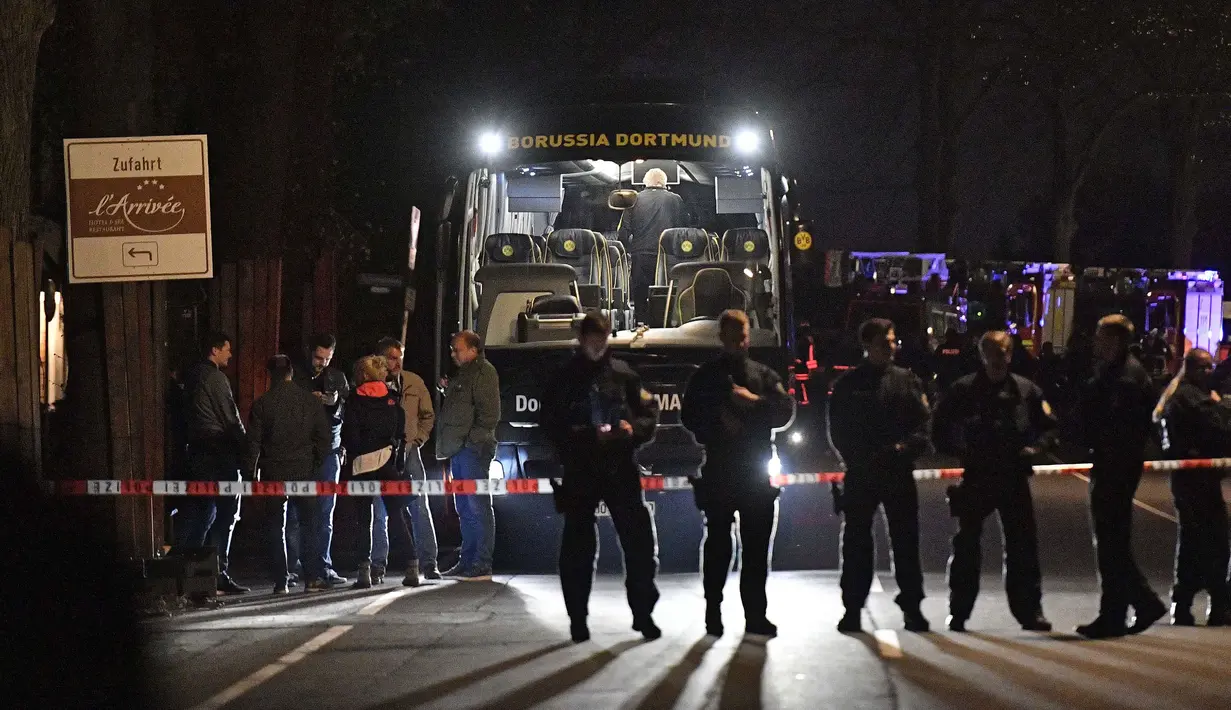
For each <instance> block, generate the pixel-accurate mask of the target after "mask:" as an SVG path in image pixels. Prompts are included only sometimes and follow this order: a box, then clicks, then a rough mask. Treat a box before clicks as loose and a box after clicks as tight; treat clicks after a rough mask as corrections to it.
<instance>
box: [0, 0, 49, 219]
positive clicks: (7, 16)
mask: <svg viewBox="0 0 1231 710" xmlns="http://www.w3.org/2000/svg"><path fill="white" fill-rule="evenodd" d="M55 11H56V10H55V3H54V2H53V1H52V0H4V3H3V4H2V5H0V226H4V227H7V228H9V229H10V230H11V231H12V235H13V238H14V239H19V240H22V239H25V238H26V229H25V224H26V215H27V214H28V213H29V211H30V153H31V149H30V119H31V114H32V110H33V105H34V76H35V71H36V70H37V68H38V50H39V45H40V44H41V43H42V40H43V33H44V32H46V31H47V28H48V27H50V26H51V23H52V21H53V20H54V19H55Z"/></svg>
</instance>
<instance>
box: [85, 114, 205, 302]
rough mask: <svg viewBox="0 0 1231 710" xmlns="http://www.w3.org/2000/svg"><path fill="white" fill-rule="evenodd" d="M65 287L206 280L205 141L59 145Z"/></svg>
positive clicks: (170, 138)
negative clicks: (65, 226)
mask: <svg viewBox="0 0 1231 710" xmlns="http://www.w3.org/2000/svg"><path fill="white" fill-rule="evenodd" d="M64 173H65V188H66V190H67V193H68V194H67V197H68V255H69V272H68V273H69V277H68V278H69V283H104V282H117V281H168V280H173V279H208V278H213V275H214V262H213V244H212V238H211V233H210V215H209V157H208V152H207V145H206V137H205V136H203V135H191V136H160V137H148V138H71V139H67V140H65V141H64Z"/></svg>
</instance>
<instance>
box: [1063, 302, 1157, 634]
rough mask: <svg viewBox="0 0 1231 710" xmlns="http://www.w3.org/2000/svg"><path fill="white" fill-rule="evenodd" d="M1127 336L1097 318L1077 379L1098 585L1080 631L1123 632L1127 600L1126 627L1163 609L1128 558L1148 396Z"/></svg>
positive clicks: (1138, 627) (1142, 623) (1117, 321)
mask: <svg viewBox="0 0 1231 710" xmlns="http://www.w3.org/2000/svg"><path fill="white" fill-rule="evenodd" d="M1134 340H1135V337H1134V328H1133V322H1132V321H1131V320H1129V319H1128V318H1126V317H1124V316H1123V315H1120V314H1118V313H1117V314H1112V315H1109V316H1106V317H1105V318H1103V319H1102V320H1100V321H1099V322H1098V326H1097V328H1096V330H1095V331H1094V341H1093V350H1092V355H1093V357H1094V358H1095V359H1096V360H1097V365H1096V367H1095V372H1094V377H1092V378H1084V377H1083V378H1082V379H1081V380H1080V381H1081V382H1083V383H1084V385H1083V387H1082V390H1081V394H1080V398H1079V402H1078V411H1077V417H1076V418H1075V419H1076V422H1077V424H1078V432H1079V437H1080V439H1081V443H1082V444H1083V445H1084V446H1085V447H1086V449H1087V450H1088V451H1089V452H1090V453H1091V454H1093V455H1092V457H1091V460H1092V461H1093V463H1094V466H1093V468H1091V469H1090V518H1091V520H1092V522H1093V524H1094V546H1095V549H1096V551H1097V552H1098V568H1099V578H1100V582H1101V585H1102V598H1101V599H1100V601H1099V614H1098V617H1097V618H1096V619H1095V620H1094V621H1092V622H1091V623H1089V624H1085V625H1082V626H1079V627H1078V628H1077V633H1079V634H1081V635H1083V636H1086V637H1088V638H1107V637H1114V636H1123V635H1124V634H1126V633H1128V632H1129V630H1130V629H1129V628H1128V627H1127V625H1126V623H1125V620H1126V617H1127V615H1128V607H1130V606H1131V607H1133V608H1134V610H1135V611H1136V616H1137V620H1136V623H1135V624H1134V625H1133V627H1132V630H1134V631H1144V630H1145V629H1146V628H1147V627H1149V626H1150V625H1151V624H1153V623H1154V622H1155V621H1158V620H1159V619H1161V618H1162V617H1163V616H1164V615H1166V613H1167V610H1166V605H1164V604H1163V602H1162V600H1160V599H1159V598H1158V595H1157V594H1155V593H1154V590H1153V589H1151V588H1150V584H1149V582H1147V581H1146V578H1145V576H1144V575H1143V574H1142V573H1141V570H1140V569H1138V567H1137V563H1136V561H1135V560H1134V559H1133V546H1132V536H1133V535H1132V533H1133V497H1134V496H1135V495H1136V494H1137V485H1138V484H1139V483H1141V473H1142V469H1143V467H1144V465H1145V458H1146V452H1145V448H1146V442H1147V441H1149V439H1150V436H1151V428H1152V424H1151V412H1152V409H1153V406H1154V402H1155V398H1154V386H1153V383H1152V381H1151V378H1150V375H1149V373H1148V372H1147V371H1146V369H1145V367H1143V366H1142V364H1141V363H1140V362H1138V361H1137V359H1136V358H1134V357H1133V356H1132V355H1131V354H1129V350H1128V348H1129V345H1131V344H1132V343H1133V341H1134Z"/></svg>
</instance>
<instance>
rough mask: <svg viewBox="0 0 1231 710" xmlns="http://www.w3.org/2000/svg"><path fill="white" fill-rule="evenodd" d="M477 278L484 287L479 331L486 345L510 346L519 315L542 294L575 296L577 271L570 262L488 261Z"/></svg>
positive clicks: (476, 324) (515, 333)
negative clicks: (523, 262) (504, 262)
mask: <svg viewBox="0 0 1231 710" xmlns="http://www.w3.org/2000/svg"><path fill="white" fill-rule="evenodd" d="M474 281H475V283H476V284H478V285H479V286H481V288H482V298H480V299H479V312H478V315H477V318H476V320H475V330H476V331H477V332H478V333H479V334H480V335H481V336H482V337H483V342H484V344H485V345H509V344H512V343H515V342H517V325H518V321H519V320H520V318H519V315H525V314H526V312H527V310H532V309H533V304H534V301H535V299H537V298H539V297H541V296H564V297H566V298H571V297H572V295H573V293H574V289H575V287H576V283H577V273H576V272H575V271H574V270H573V268H572V267H570V266H568V265H567V264H487V265H485V266H480V267H479V269H478V271H476V272H475V275H474ZM528 304H529V305H530V308H527V305H528Z"/></svg>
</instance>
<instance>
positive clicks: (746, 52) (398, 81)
mask: <svg viewBox="0 0 1231 710" xmlns="http://www.w3.org/2000/svg"><path fill="white" fill-rule="evenodd" d="M377 4H378V5H379V4H380V3H377ZM390 4H391V5H394V6H396V5H398V4H399V3H398V2H396V1H395V2H392V3H390ZM413 4H419V5H422V4H424V3H413ZM426 4H427V5H432V4H433V3H426ZM451 5H452V4H450V3H435V6H436V9H429V10H428V11H426V12H416V13H410V14H407V15H406V16H405V20H404V21H403V20H402V19H398V18H395V19H394V20H393V21H391V25H390V27H389V28H388V30H389V31H388V32H385V33H382V36H381V37H380V38H379V39H378V40H377V42H376V45H375V47H376V51H374V52H373V53H372V54H371V57H372V59H373V65H374V66H375V67H377V69H378V73H383V75H384V76H385V77H386V79H387V81H385V82H383V83H381V84H380V85H379V86H376V87H374V88H373V87H371V86H370V82H368V84H369V85H365V86H364V87H363V88H361V89H359V90H357V92H356V93H355V94H354V95H353V101H352V100H348V103H350V105H351V106H352V108H353V111H354V113H353V114H352V115H351V117H350V118H351V120H350V121H348V122H347V123H348V124H349V125H353V126H356V127H357V130H356V131H355V132H354V133H352V134H351V136H350V138H351V139H352V141H353V148H351V149H349V152H350V158H351V162H353V164H354V165H355V166H357V168H356V169H355V170H354V171H353V172H352V177H353V179H354V182H355V187H356V191H358V192H360V193H361V194H362V195H363V198H361V200H360V204H359V205H358V206H357V207H356V208H355V209H356V211H357V212H358V213H359V215H360V216H362V217H363V219H361V220H358V221H360V222H361V223H362V222H366V221H371V222H373V224H374V225H387V226H388V228H390V229H394V230H397V229H400V225H401V224H402V223H403V222H404V220H405V216H404V210H402V208H401V206H402V205H407V204H410V203H412V202H413V203H414V204H418V205H420V206H421V207H427V208H428V209H429V210H431V211H434V210H435V204H434V202H435V198H434V195H435V194H436V192H437V191H438V186H439V185H440V184H441V180H442V178H443V176H444V174H446V173H447V172H455V173H459V174H460V172H462V171H464V170H465V169H466V166H465V165H464V164H463V163H460V162H458V160H459V159H460V158H463V157H464V156H465V151H468V150H470V149H471V143H472V142H473V139H474V131H475V130H477V129H478V128H480V127H481V126H482V124H483V120H482V117H483V116H485V115H498V114H499V112H500V109H501V107H502V106H514V105H525V104H530V105H535V104H540V105H541V104H552V103H554V104H562V103H569V102H586V101H592V100H604V99H620V100H628V99H641V98H644V99H646V100H673V101H681V102H700V103H704V102H707V101H708V102H714V103H735V104H745V105H749V106H752V107H755V108H758V109H761V110H763V111H765V112H766V113H767V114H768V115H769V116H770V118H771V120H773V121H774V123H775V124H776V127H777V130H776V135H777V137H778V142H779V150H780V154H781V156H782V157H783V158H784V159H785V162H786V164H787V166H788V168H789V169H790V171H791V173H793V175H794V176H795V177H796V178H797V179H798V180H799V183H800V186H801V193H802V202H803V215H804V217H805V218H809V219H811V220H813V232H814V236H817V237H818V238H819V239H820V240H821V241H820V246H821V247H823V248H858V249H885V250H887V249H909V248H912V247H913V246H914V241H915V234H916V232H915V230H916V216H915V213H916V209H915V197H914V192H913V188H912V180H913V178H914V163H915V154H914V152H913V151H914V146H915V139H916V125H917V120H918V98H917V93H916V70H915V65H914V63H913V62H912V61H911V55H910V54H909V52H908V51H907V50H906V49H905V48H903V47H902V46H900V45H901V37H903V36H905V35H906V34H907V30H906V29H905V27H906V26H905V25H904V24H903V22H902V19H901V17H900V16H899V15H898V14H897V12H896V11H895V10H894V9H893V8H892V5H891V3H888V2H886V1H883V0H861V1H860V2H854V3H836V4H833V7H824V6H822V5H821V4H818V3H807V2H799V1H798V0H791V1H789V2H776V3H764V4H760V5H752V4H748V3H734V2H697V1H694V0H683V1H681V2H674V3H670V4H660V5H655V6H653V9H652V11H649V12H643V11H642V10H640V9H635V8H634V7H633V6H629V5H623V4H620V5H616V4H613V3H600V2H596V1H594V0H589V1H583V2H574V3H567V4H565V3H548V2H534V1H532V0H524V1H522V2H503V3H474V4H467V6H466V7H462V8H458V7H453V6H451ZM612 7H618V8H619V9H618V10H612V9H603V8H612ZM647 7H648V6H647ZM868 28H872V30H874V31H875V33H876V34H877V35H878V36H881V37H888V38H889V41H887V42H882V43H873V42H871V41H866V40H864V39H861V38H862V37H863V36H864V34H866V33H868V32H871V31H872V30H869V29H868ZM861 33H864V34H861ZM1131 80H1132V79H1131V78H1128V77H1127V74H1126V78H1125V81H1131ZM1145 113H1146V114H1147V115H1137V116H1133V117H1132V118H1131V120H1128V121H1126V122H1125V125H1124V126H1123V127H1121V128H1120V129H1119V130H1117V131H1113V136H1112V138H1111V139H1110V140H1109V141H1108V144H1107V146H1106V147H1105V149H1104V150H1103V151H1102V153H1101V154H1100V155H1101V157H1100V160H1099V161H1097V168H1096V169H1095V170H1094V171H1093V174H1092V176H1091V179H1090V181H1089V184H1088V186H1087V188H1086V190H1085V191H1084V192H1083V193H1082V199H1081V204H1080V209H1079V218H1080V220H1081V225H1082V232H1081V234H1080V235H1079V240H1078V241H1079V246H1078V247H1077V248H1076V249H1075V255H1076V256H1079V257H1085V261H1102V262H1105V263H1108V264H1110V263H1111V262H1117V263H1128V260H1129V259H1130V258H1131V259H1136V262H1141V263H1140V264H1138V263H1136V262H1134V263H1133V265H1142V266H1148V265H1153V264H1150V263H1146V262H1143V261H1141V260H1143V259H1144V260H1149V259H1158V258H1160V255H1163V254H1165V253H1166V235H1165V233H1164V230H1165V229H1166V227H1167V219H1166V216H1167V209H1168V205H1167V201H1166V190H1167V180H1166V179H1167V172H1166V164H1165V161H1164V155H1163V153H1162V151H1161V149H1160V147H1159V141H1158V131H1157V125H1156V124H1157V118H1156V117H1155V116H1154V114H1152V113H1149V112H1145ZM1049 130H1050V128H1049V123H1048V120H1047V118H1046V115H1045V114H1044V112H1043V110H1042V105H1041V102H1040V101H1039V99H1038V95H1037V94H1036V92H1034V90H1033V89H1032V88H1030V87H1025V86H1022V85H1021V84H1020V83H1018V84H1013V83H1011V82H1008V81H1001V82H998V83H996V84H995V86H994V87H993V89H992V90H991V91H989V92H988V94H987V95H986V97H985V99H984V100H983V101H982V102H981V103H980V104H979V107H978V108H977V110H975V111H974V112H973V114H972V115H971V117H970V119H969V122H968V123H967V125H966V127H965V129H964V130H963V131H962V133H961V137H960V142H959V155H960V161H959V165H958V178H957V180H958V195H959V211H958V215H957V225H956V236H955V239H954V243H953V247H952V248H951V250H950V252H951V253H954V254H958V255H965V256H971V257H987V256H990V255H991V252H992V250H993V249H995V248H996V246H997V245H998V244H1000V243H1003V242H1004V240H1005V239H1006V236H1005V235H1010V236H1008V237H1007V238H1008V239H1010V240H1011V241H1013V242H1014V243H1016V244H1018V245H1019V246H1021V245H1023V244H1026V243H1028V242H1029V241H1030V240H1031V239H1032V238H1033V239H1035V241H1038V242H1040V243H1041V244H1042V245H1045V244H1046V242H1045V239H1046V234H1045V233H1044V232H1045V230H1046V229H1047V219H1048V215H1047V214H1046V210H1045V209H1044V208H1043V203H1042V200H1043V199H1044V198H1045V197H1046V195H1047V194H1048V189H1049V180H1050V177H1049V176H1050V172H1049V171H1050V150H1049V143H1048V140H1047V139H1048V134H1049ZM1218 130H1224V131H1225V129H1220V128H1218V127H1216V126H1215V127H1209V128H1207V129H1205V130H1204V134H1203V135H1204V139H1203V142H1202V143H1203V147H1202V148H1201V151H1200V153H1201V154H1202V158H1203V160H1204V162H1203V163H1202V165H1201V166H1199V170H1201V171H1204V173H1205V174H1206V177H1207V178H1208V177H1212V176H1217V175H1219V174H1221V171H1219V170H1217V169H1215V166H1217V165H1224V164H1225V162H1224V160H1223V159H1224V158H1226V157H1227V156H1226V155H1218V154H1217V153H1216V151H1217V150H1218V149H1217V148H1216V147H1215V146H1216V145H1218V141H1217V140H1216V139H1217V138H1218V133H1217V131H1218ZM381 181H384V185H381V184H380V182H381ZM1204 184H1205V188H1206V191H1207V193H1208V192H1210V191H1214V194H1213V195H1210V194H1207V195H1205V197H1204V198H1203V199H1202V200H1201V201H1200V202H1199V216H1203V217H1204V219H1205V221H1207V222H1216V221H1218V220H1217V219H1215V217H1216V216H1217V210H1218V209H1220V208H1219V205H1221V204H1222V203H1224V202H1225V200H1221V199H1219V198H1218V197H1217V195H1218V192H1217V191H1218V190H1220V189H1223V188H1224V186H1223V185H1220V184H1212V183H1211V181H1210V180H1206V181H1205V183H1204ZM429 203H432V204H429ZM394 205H396V206H397V208H393V207H391V206H394ZM1031 235H1036V236H1035V237H1031ZM1213 236H1214V235H1206V238H1205V239H1206V241H1211V240H1212V238H1213ZM1040 240H1042V241H1040ZM1201 244H1202V241H1201V239H1200V238H1199V240H1198V248H1197V251H1196V252H1195V257H1194V261H1195V262H1196V264H1195V265H1207V264H1210V265H1221V261H1222V260H1223V254H1222V253H1221V252H1220V250H1212V249H1208V248H1207V249H1203V248H1202V246H1201ZM1083 245H1084V246H1083ZM1044 256H1045V255H1044Z"/></svg>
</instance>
